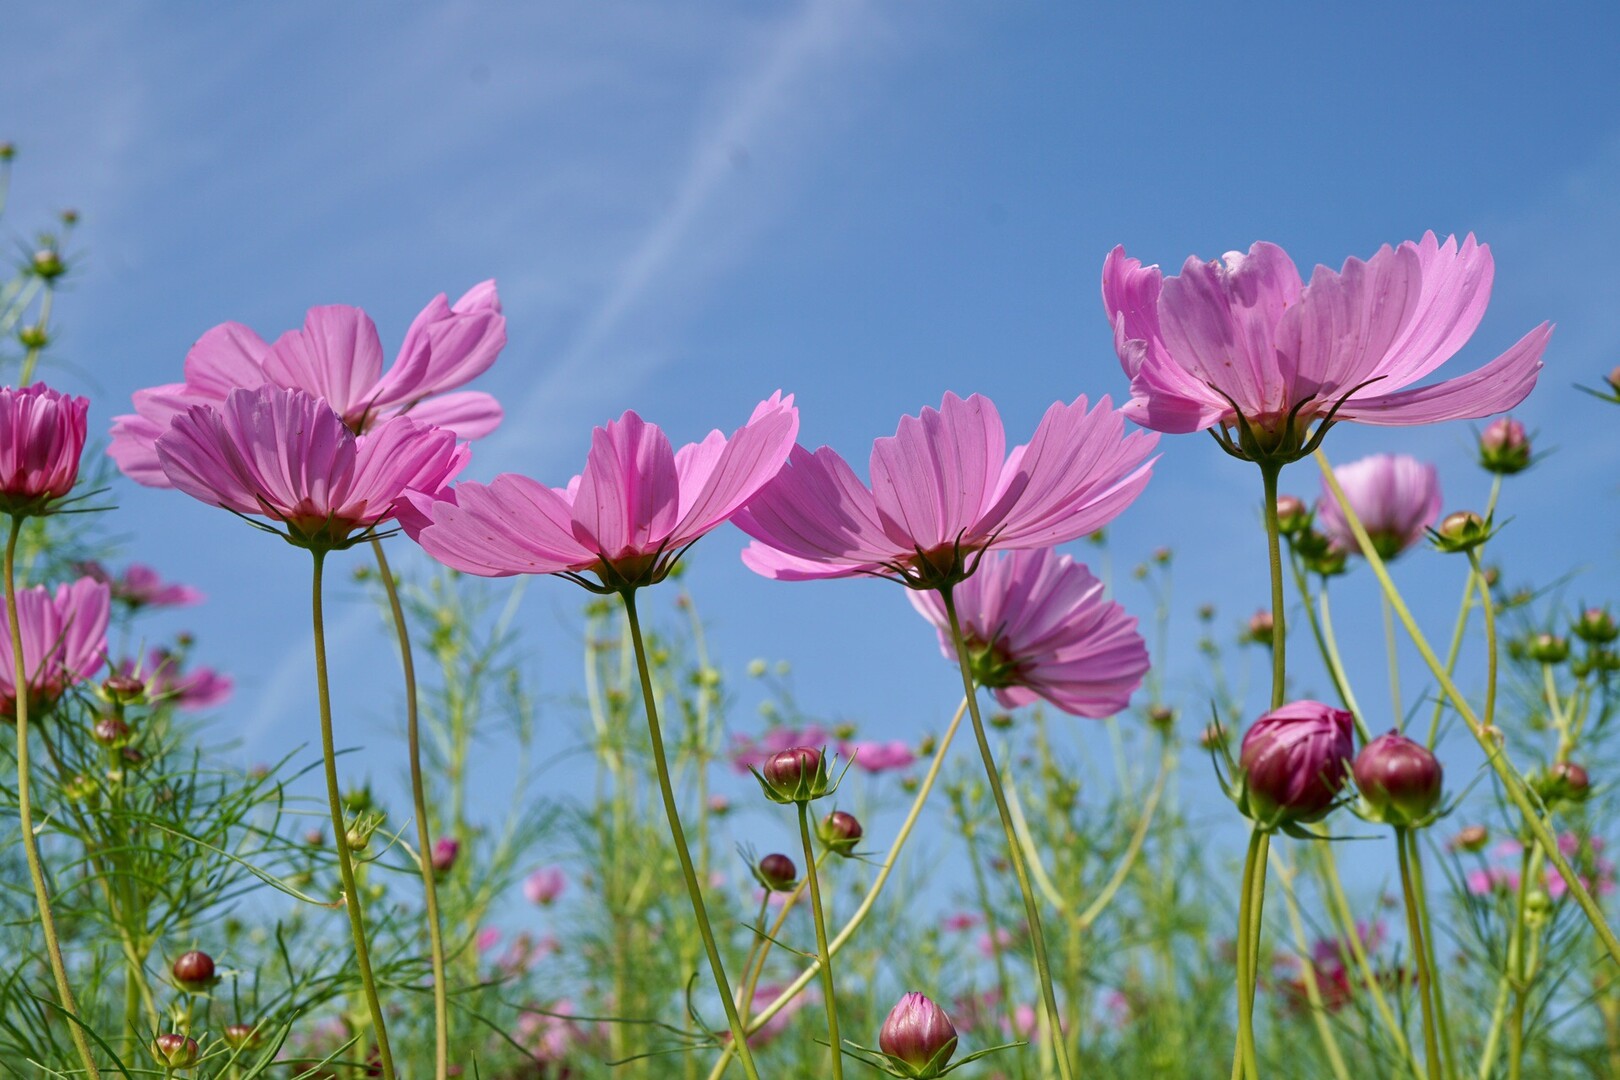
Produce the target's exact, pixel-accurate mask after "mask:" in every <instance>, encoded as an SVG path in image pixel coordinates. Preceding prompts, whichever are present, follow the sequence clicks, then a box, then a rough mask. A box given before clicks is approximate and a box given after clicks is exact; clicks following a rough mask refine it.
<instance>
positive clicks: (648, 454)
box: [402, 392, 799, 591]
mask: <svg viewBox="0 0 1620 1080" xmlns="http://www.w3.org/2000/svg"><path fill="white" fill-rule="evenodd" d="M798 430H799V411H798V410H797V409H795V408H794V407H793V396H792V395H791V394H789V395H787V396H786V397H784V396H783V395H782V394H781V393H780V392H778V393H775V394H773V395H771V397H769V398H768V399H766V400H765V401H762V402H760V404H759V406H758V407H757V408H755V409H754V412H753V415H752V416H751V417H749V420H748V423H746V424H744V425H743V426H742V427H740V428H738V429H737V431H736V432H735V433H734V434H733V435H732V436H731V438H729V439H728V438H726V436H725V435H724V434H722V433H721V432H719V431H713V432H710V433H709V435H708V437H707V438H705V439H704V440H703V441H702V442H699V443H692V444H690V445H687V446H683V447H682V448H681V449H680V450H678V451H677V450H675V449H674V448H673V446H672V445H671V444H670V441H669V438H668V437H667V436H666V435H665V434H664V433H663V432H662V431H660V430H659V429H658V428H657V427H656V426H655V425H653V424H649V423H647V422H646V421H644V420H642V418H641V417H640V416H637V415H636V414H635V413H634V412H627V413H625V414H624V415H623V416H622V417H620V418H619V419H618V420H616V421H614V422H613V423H610V424H608V425H607V426H606V427H599V428H597V429H596V430H595V432H594V433H593V435H592V439H591V451H590V455H589V457H588V458H587V459H586V462H585V471H584V472H583V473H581V474H580V475H579V476H577V477H575V478H574V479H573V480H572V481H571V482H570V483H569V484H568V486H567V487H565V488H549V487H546V486H545V485H543V484H540V483H538V482H536V481H534V480H531V479H529V478H528V477H526V476H519V475H517V474H516V473H504V474H502V475H500V476H497V477H496V478H495V480H494V481H493V482H492V483H490V484H487V485H486V484H476V483H471V482H468V483H463V484H458V485H456V487H455V488H454V489H453V490H451V491H449V492H446V493H444V495H442V496H441V497H439V498H437V499H429V498H418V499H414V500H413V503H414V504H415V507H416V511H417V512H416V513H415V514H413V515H410V516H408V517H406V518H405V519H404V520H403V522H402V524H404V525H405V528H406V531H407V532H409V533H410V534H411V536H412V537H413V538H414V539H415V540H416V541H417V542H418V543H420V544H421V545H422V548H423V550H424V551H426V552H427V553H428V554H429V555H432V556H433V557H434V558H435V559H438V560H439V561H440V562H442V563H444V564H445V565H446V566H451V567H454V568H455V569H457V570H461V571H464V572H466V573H469V574H479V575H482V576H484V577H505V576H508V575H511V574H560V575H562V576H564V577H567V578H569V579H571V580H573V581H576V582H579V583H580V584H582V585H586V586H587V587H590V588H593V589H597V590H598V591H616V590H620V589H625V588H634V587H637V586H641V585H647V584H652V583H654V582H657V581H661V580H662V579H663V578H664V576H665V575H667V574H668V573H669V571H670V570H671V569H673V567H674V565H675V563H676V561H677V560H678V559H679V558H680V556H681V555H682V553H684V552H685V551H686V549H687V547H689V546H690V545H691V544H692V543H694V542H695V541H697V540H698V539H699V538H700V537H702V536H703V535H704V534H706V533H708V532H710V531H711V530H713V529H715V528H717V527H718V526H720V525H721V524H723V523H724V522H725V521H726V520H727V519H729V518H730V517H731V516H732V515H733V514H735V513H736V512H737V509H738V508H739V507H740V506H742V505H743V503H745V502H747V501H748V499H749V498H751V497H752V496H753V495H754V493H755V492H757V491H758V490H759V488H760V486H761V485H763V484H764V483H765V482H766V481H768V480H770V479H771V477H773V476H775V475H776V473H777V471H778V470H779V469H780V468H781V467H782V461H783V458H784V457H786V455H787V452H788V448H789V447H790V446H792V445H793V439H794V436H795V435H797V434H798ZM585 573H591V574H594V575H596V577H597V579H598V581H599V582H600V584H599V585H598V584H595V583H592V582H590V581H588V580H586V579H585V578H583V577H581V575H582V574H585Z"/></svg>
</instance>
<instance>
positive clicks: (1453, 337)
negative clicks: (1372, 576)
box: [1102, 233, 1552, 461]
mask: <svg viewBox="0 0 1620 1080" xmlns="http://www.w3.org/2000/svg"><path fill="white" fill-rule="evenodd" d="M1493 274H1494V263H1493V262H1492V260H1491V252H1490V248H1488V247H1486V246H1484V245H1482V244H1478V243H1476V242H1475V240H1474V238H1473V236H1472V235H1470V236H1469V237H1468V238H1467V239H1465V240H1464V241H1463V242H1462V244H1461V246H1460V247H1459V245H1458V244H1457V240H1456V238H1455V237H1448V238H1447V239H1446V242H1445V243H1444V244H1440V243H1438V242H1437V241H1436V239H1435V236H1434V234H1433V233H1425V234H1424V236H1423V239H1422V240H1420V241H1418V242H1416V243H1413V242H1412V241H1406V242H1405V243H1402V244H1401V245H1400V246H1399V247H1395V248H1391V247H1388V246H1385V247H1383V248H1380V249H1379V251H1378V252H1377V254H1375V255H1373V257H1372V258H1371V259H1368V260H1367V261H1366V262H1363V261H1361V260H1360V259H1348V260H1346V261H1345V264H1344V266H1343V268H1342V269H1340V270H1339V271H1337V272H1335V271H1333V270H1329V269H1328V268H1327V267H1325V266H1318V267H1317V268H1316V271H1315V272H1314V273H1313V274H1312V275H1311V282H1310V284H1309V285H1305V284H1304V283H1303V282H1302V281H1301V279H1300V276H1299V271H1298V270H1296V269H1295V268H1294V264H1293V262H1292V260H1290V259H1289V258H1288V255H1287V253H1285V252H1284V251H1283V249H1282V248H1280V247H1277V246H1276V245H1275V244H1267V243H1264V242H1262V243H1257V244H1255V245H1254V246H1253V247H1251V248H1250V249H1249V251H1248V254H1246V255H1245V254H1242V253H1239V252H1231V253H1228V254H1227V255H1226V256H1224V257H1223V258H1221V259H1219V260H1216V261H1213V262H1200V261H1199V260H1198V259H1197V258H1196V257H1190V258H1188V260H1187V262H1186V263H1185V264H1184V265H1183V266H1182V268H1181V274H1180V275H1179V276H1177V277H1171V278H1165V277H1164V276H1163V275H1162V274H1161V272H1160V270H1159V268H1158V267H1157V266H1149V267H1144V266H1142V264H1141V263H1140V262H1139V261H1138V260H1136V259H1132V258H1129V257H1127V256H1126V254H1125V249H1124V248H1115V249H1114V251H1113V252H1112V253H1111V254H1110V255H1109V256H1108V259H1107V261H1106V262H1105V263H1104V264H1103V277H1102V295H1103V308H1104V310H1105V311H1106V312H1107V313H1108V321H1109V322H1110V323H1111V324H1113V327H1114V348H1115V351H1116V352H1118V353H1119V359H1120V363H1121V364H1122V365H1123V366H1124V368H1125V374H1126V375H1128V376H1130V379H1131V400H1130V402H1129V404H1127V405H1126V406H1125V413H1126V415H1127V416H1129V417H1130V418H1131V419H1132V420H1134V421H1136V422H1137V423H1139V424H1141V425H1143V426H1144V427H1149V428H1153V429H1155V430H1157V431H1164V432H1172V433H1182V432H1189V431H1201V430H1204V429H1208V428H1217V427H1218V428H1221V429H1222V430H1221V431H1220V432H1219V433H1218V434H1219V435H1220V437H1221V439H1222V441H1223V443H1224V444H1225V445H1226V446H1227V448H1228V449H1229V450H1230V451H1231V452H1234V453H1237V454H1238V455H1239V456H1241V457H1250V458H1254V459H1267V460H1282V461H1291V460H1293V459H1295V458H1297V457H1299V456H1301V455H1302V454H1304V453H1307V452H1309V450H1310V449H1312V448H1313V447H1312V446H1311V445H1310V442H1312V441H1314V439H1315V438H1319V437H1320V435H1321V434H1323V433H1325V431H1326V426H1325V424H1326V423H1328V422H1332V421H1337V420H1354V421H1357V422H1359V423H1363V424H1382V425H1405V424H1428V423H1435V422H1438V421H1441V420H1460V419H1467V418H1471V417H1480V416H1488V415H1490V414H1491V413H1497V412H1502V411H1504V410H1506V409H1511V408H1512V407H1513V406H1515V405H1517V404H1519V402H1521V401H1523V400H1524V398H1525V396H1526V395H1528V394H1529V393H1530V391H1531V389H1532V388H1533V387H1534V386H1535V383H1536V374H1537V372H1539V371H1540V370H1541V353H1542V350H1543V349H1545V348H1546V345H1547V338H1548V336H1549V335H1550V334H1551V333H1552V326H1551V325H1550V324H1548V323H1543V324H1542V325H1540V326H1538V327H1536V328H1535V329H1534V330H1532V331H1530V333H1528V334H1526V335H1525V336H1524V337H1523V338H1522V339H1521V340H1520V341H1519V342H1518V343H1517V344H1515V345H1514V346H1513V347H1512V348H1510V349H1508V351H1507V352H1505V353H1503V354H1502V355H1501V356H1499V357H1497V358H1496V359H1495V360H1492V361H1491V362H1490V363H1488V364H1486V365H1485V366H1484V367H1481V368H1479V369H1478V370H1477V371H1474V372H1472V373H1470V374H1468V375H1464V376H1461V377H1459V378H1455V379H1449V380H1447V381H1445V382H1440V383H1435V384H1432V385H1429V386H1424V387H1420V388H1416V389H1405V388H1406V387H1409V386H1411V384H1412V383H1415V382H1417V381H1418V380H1420V379H1422V378H1424V377H1425V376H1427V375H1429V374H1430V373H1431V372H1433V371H1434V370H1435V369H1436V368H1438V367H1439V366H1440V365H1441V364H1443V363H1445V362H1446V361H1447V360H1449V359H1450V358H1451V357H1452V356H1453V355H1454V354H1455V353H1456V352H1457V350H1459V349H1460V348H1462V346H1463V345H1464V344H1465V343H1466V342H1467V341H1468V339H1469V337H1470V336H1472V335H1473V332H1474V328H1475V327H1477V326H1478V325H1479V321H1480V318H1481V316H1483V315H1484V313H1485V307H1486V304H1487V303H1489V301H1490V293H1491V279H1492V276H1493ZM1316 418H1320V419H1322V420H1323V421H1324V426H1321V427H1318V429H1317V432H1316V435H1315V436H1312V437H1311V438H1310V439H1308V438H1307V435H1306V429H1307V428H1308V427H1309V425H1310V422H1311V420H1313V419H1316ZM1234 434H1235V437H1236V441H1235V442H1234Z"/></svg>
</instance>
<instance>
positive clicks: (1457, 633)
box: [1391, 574, 1490, 750]
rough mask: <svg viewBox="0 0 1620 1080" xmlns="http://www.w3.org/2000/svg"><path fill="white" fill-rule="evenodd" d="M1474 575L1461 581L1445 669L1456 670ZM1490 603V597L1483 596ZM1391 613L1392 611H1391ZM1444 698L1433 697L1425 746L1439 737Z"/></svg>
mask: <svg viewBox="0 0 1620 1080" xmlns="http://www.w3.org/2000/svg"><path fill="white" fill-rule="evenodd" d="M1473 597H1474V577H1473V575H1472V574H1470V575H1469V576H1468V577H1467V578H1466V579H1464V581H1463V594H1462V602H1461V603H1460V604H1459V605H1458V606H1457V621H1456V623H1455V625H1453V626H1452V628H1451V644H1450V645H1449V646H1448V647H1447V648H1446V670H1447V671H1456V670H1457V659H1458V657H1460V656H1461V655H1462V644H1463V638H1464V636H1466V634H1467V632H1468V613H1469V612H1470V611H1472V610H1473V607H1474V603H1473ZM1485 602H1486V603H1487V604H1488V603H1490V597H1489V596H1487V597H1486V598H1485ZM1391 614H1393V612H1391ZM1445 711H1446V699H1445V698H1443V697H1437V698H1435V702H1434V715H1433V716H1431V717H1430V718H1429V739H1428V743H1427V746H1428V747H1429V749H1430V750H1433V749H1434V744H1435V743H1436V742H1438V741H1439V739H1440V718H1441V717H1442V716H1444V715H1445Z"/></svg>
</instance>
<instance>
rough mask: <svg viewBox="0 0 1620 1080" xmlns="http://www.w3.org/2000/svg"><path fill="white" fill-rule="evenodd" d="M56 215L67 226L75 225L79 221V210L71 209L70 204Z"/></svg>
mask: <svg viewBox="0 0 1620 1080" xmlns="http://www.w3.org/2000/svg"><path fill="white" fill-rule="evenodd" d="M57 216H58V217H60V218H61V219H62V224H63V225H67V226H69V227H72V226H74V225H77V224H78V223H79V212H78V211H77V210H75V209H73V207H71V206H70V207H68V208H66V209H65V210H63V211H62V212H61V213H60V214H59V215H57Z"/></svg>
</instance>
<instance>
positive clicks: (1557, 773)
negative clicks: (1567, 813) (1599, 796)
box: [1549, 761, 1592, 802]
mask: <svg viewBox="0 0 1620 1080" xmlns="http://www.w3.org/2000/svg"><path fill="white" fill-rule="evenodd" d="M1549 779H1550V780H1551V781H1552V783H1551V794H1552V795H1554V796H1556V797H1559V798H1564V799H1568V800H1570V801H1571V802H1585V801H1586V797H1587V796H1588V795H1590V794H1591V793H1592V778H1591V777H1590V776H1589V775H1588V774H1587V772H1586V768H1585V766H1582V765H1577V764H1576V763H1575V762H1573V761H1560V762H1559V763H1558V764H1557V765H1554V766H1553V767H1552V772H1551V774H1550V775H1549Z"/></svg>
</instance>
